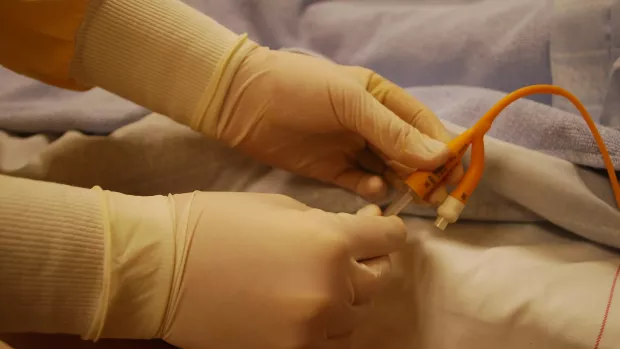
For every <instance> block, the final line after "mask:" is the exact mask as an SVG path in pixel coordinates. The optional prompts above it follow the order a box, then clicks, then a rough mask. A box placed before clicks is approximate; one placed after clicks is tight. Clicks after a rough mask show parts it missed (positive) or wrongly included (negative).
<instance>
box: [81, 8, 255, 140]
mask: <svg viewBox="0 0 620 349" xmlns="http://www.w3.org/2000/svg"><path fill="white" fill-rule="evenodd" d="M254 47H256V44H254V43H252V42H250V41H248V40H246V38H245V36H238V35H237V34H235V33H233V32H231V31H229V30H228V29H226V28H225V27H223V26H221V25H220V24H218V23H217V22H215V21H214V20H213V19H211V18H209V17H208V16H206V15H204V14H202V13H200V12H198V11H196V10H194V9H193V8H191V7H189V6H187V5H185V4H183V3H182V2H180V1H177V0H91V5H90V8H89V11H88V14H87V16H86V18H85V20H84V23H83V24H82V27H81V28H80V30H79V31H78V35H77V49H76V55H75V57H74V61H73V64H72V75H73V76H74V78H76V79H77V80H78V81H79V82H81V83H83V84H86V85H95V86H99V87H102V88H104V89H106V90H108V91H111V92H113V93H115V94H117V95H120V96H121V97H124V98H126V99H128V100H131V101H133V102H135V103H137V104H139V105H142V106H144V107H146V108H149V109H150V110H152V111H155V112H157V113H161V114H164V115H167V116H169V117H171V118H173V119H175V120H177V121H179V122H181V123H183V124H186V125H189V126H191V127H192V128H194V129H201V130H203V131H204V129H205V126H204V124H205V123H206V124H207V125H214V124H216V122H214V119H215V118H217V115H218V114H219V109H220V106H221V104H222V103H223V102H222V101H223V99H224V97H225V93H226V90H227V88H228V85H229V84H230V80H231V79H232V76H233V75H234V72H235V71H236V68H237V66H238V65H239V64H241V61H242V60H243V58H244V57H245V55H246V54H247V53H248V52H249V51H251V50H252V49H253V48H254ZM212 128H213V127H211V126H208V127H207V131H206V133H207V134H209V135H214V134H215V130H212Z"/></svg>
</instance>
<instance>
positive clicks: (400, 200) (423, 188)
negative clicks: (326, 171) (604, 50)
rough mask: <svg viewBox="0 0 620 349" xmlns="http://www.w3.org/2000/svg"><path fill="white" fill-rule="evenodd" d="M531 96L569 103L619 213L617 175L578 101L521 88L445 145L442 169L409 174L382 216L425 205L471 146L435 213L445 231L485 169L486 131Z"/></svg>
mask: <svg viewBox="0 0 620 349" xmlns="http://www.w3.org/2000/svg"><path fill="white" fill-rule="evenodd" d="M534 94H555V95H560V96H562V97H564V98H566V99H568V100H569V101H570V102H571V103H573V105H574V106H575V107H576V108H577V110H579V112H580V113H581V116H582V117H583V119H584V120H585V122H586V124H587V125H588V128H589V129H590V132H591V133H592V135H593V136H594V140H595V141H596V144H597V145H598V148H599V150H600V151H601V155H602V156H603V162H604V163H605V168H606V169H607V173H608V174H609V180H610V181H611V188H612V190H613V193H614V196H615V198H616V203H617V205H618V209H620V183H618V178H617V177H616V172H615V169H614V166H613V163H612V161H611V157H610V156H609V152H608V151H607V147H606V146H605V143H604V142H603V139H602V138H601V135H600V133H599V132H598V130H597V128H596V125H595V124H594V121H593V120H592V117H591V116H590V114H589V113H588V111H587V110H586V108H585V107H584V106H583V104H581V102H580V101H579V99H577V97H575V96H574V95H573V94H572V93H570V92H568V91H566V90H564V89H562V88H561V87H558V86H554V85H532V86H526V87H523V88H521V89H518V90H516V91H514V92H512V93H510V94H508V95H506V96H505V97H504V98H502V99H501V100H500V101H499V102H498V103H497V104H495V105H494V106H493V107H492V108H491V109H490V110H489V111H488V112H486V114H484V115H483V116H482V118H480V120H478V122H476V124H475V125H474V126H472V127H471V128H470V129H468V130H466V131H465V132H463V133H462V134H460V135H459V136H457V137H456V138H454V139H453V140H452V141H451V142H450V143H448V149H449V151H450V157H449V159H448V161H447V162H446V163H445V164H444V165H442V166H440V167H438V168H437V169H435V170H434V171H416V172H414V173H413V174H411V176H409V178H407V180H405V183H406V184H407V185H406V190H405V191H404V192H403V193H401V194H400V195H399V196H398V197H397V198H396V199H395V200H394V201H393V202H392V203H391V204H390V205H389V206H388V207H387V208H386V210H385V212H384V215H386V216H390V215H396V214H398V213H400V212H401V211H402V210H403V209H404V208H405V207H407V205H409V204H410V203H411V202H412V201H413V199H414V197H415V196H417V197H418V198H420V199H423V200H425V201H428V196H429V195H430V194H431V193H432V192H433V190H435V189H436V188H437V187H438V186H440V185H442V184H443V182H444V180H445V179H446V178H447V176H448V175H449V174H450V173H451V172H452V170H453V169H454V168H455V167H456V166H458V165H459V164H460V162H461V158H462V157H463V155H464V154H465V152H466V151H467V149H468V148H469V146H470V145H471V161H470V165H469V168H468V169H467V171H466V172H465V175H464V176H463V179H462V180H461V182H460V183H459V184H458V186H457V187H456V189H454V191H452V192H451V193H450V195H449V196H448V197H447V198H446V200H445V201H444V202H443V203H442V204H441V205H440V206H439V208H438V209H437V220H436V221H435V226H437V227H438V228H439V229H441V230H444V229H445V228H446V227H447V226H448V224H451V223H455V222H456V221H457V220H458V218H459V216H460V214H461V212H462V211H463V209H464V208H465V204H466V203H467V200H468V199H469V198H470V197H471V195H472V193H473V192H474V190H475V189H476V187H477V186H478V183H479V182H480V178H481V177H482V171H483V169H484V141H483V137H484V135H485V134H486V133H487V132H488V131H489V129H490V128H491V125H492V124H493V121H495V118H496V117H497V116H498V115H499V113H500V112H501V111H502V110H504V108H506V107H507V106H508V105H510V104H511V103H512V102H514V101H516V100H517V99H519V98H523V97H527V96H530V95H534Z"/></svg>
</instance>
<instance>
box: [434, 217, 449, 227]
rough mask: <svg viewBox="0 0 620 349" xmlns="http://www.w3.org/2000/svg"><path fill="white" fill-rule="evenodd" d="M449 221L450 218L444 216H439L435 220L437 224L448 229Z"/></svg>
mask: <svg viewBox="0 0 620 349" xmlns="http://www.w3.org/2000/svg"><path fill="white" fill-rule="evenodd" d="M448 223H449V222H448V220H447V219H445V218H444V217H442V216H439V217H437V219H436V220H435V226H436V227H437V228H439V229H441V230H446V227H447V226H448Z"/></svg>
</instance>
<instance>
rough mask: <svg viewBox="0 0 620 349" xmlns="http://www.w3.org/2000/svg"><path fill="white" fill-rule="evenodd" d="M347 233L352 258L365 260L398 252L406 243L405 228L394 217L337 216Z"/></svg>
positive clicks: (400, 221) (399, 220)
mask: <svg viewBox="0 0 620 349" xmlns="http://www.w3.org/2000/svg"><path fill="white" fill-rule="evenodd" d="M339 215H340V217H341V222H342V224H344V227H343V228H344V229H345V231H346V232H347V236H348V243H349V246H350V251H351V254H352V257H353V258H354V259H355V260H357V261H360V260H366V259H371V258H375V257H381V256H384V255H387V254H390V253H392V252H396V251H398V250H400V249H401V248H402V247H403V245H404V243H405V241H406V234H407V231H406V228H405V224H404V223H403V221H402V220H401V219H400V218H398V217H396V216H391V217H371V216H362V215H347V214H342V213H341V214H339Z"/></svg>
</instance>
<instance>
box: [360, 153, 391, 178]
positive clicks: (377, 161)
mask: <svg viewBox="0 0 620 349" xmlns="http://www.w3.org/2000/svg"><path fill="white" fill-rule="evenodd" d="M357 163H358V164H359V166H360V167H361V168H363V169H364V170H366V171H368V172H372V173H374V174H377V175H382V174H383V172H384V171H385V169H386V167H387V166H386V164H385V161H383V160H382V159H381V157H380V156H379V155H377V154H376V153H374V152H372V151H371V150H370V149H364V150H363V151H361V152H360V153H359V154H357Z"/></svg>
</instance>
